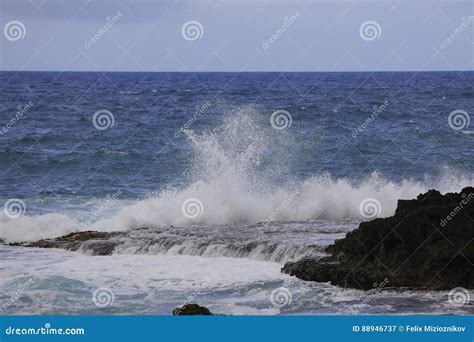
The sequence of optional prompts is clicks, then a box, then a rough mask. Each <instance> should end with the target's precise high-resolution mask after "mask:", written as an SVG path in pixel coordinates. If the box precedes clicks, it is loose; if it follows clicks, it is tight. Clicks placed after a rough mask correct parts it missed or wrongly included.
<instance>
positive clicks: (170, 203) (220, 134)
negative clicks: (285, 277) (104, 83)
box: [0, 109, 474, 242]
mask: <svg viewBox="0 0 474 342" xmlns="http://www.w3.org/2000/svg"><path fill="white" fill-rule="evenodd" d="M255 117H256V115H253V113H252V110H251V109H245V110H241V111H239V112H238V113H237V114H233V115H230V116H229V117H228V118H227V119H226V120H225V121H224V123H223V124H222V126H221V127H220V128H219V129H218V130H216V131H214V132H211V133H204V134H202V135H197V134H194V133H193V132H192V131H186V132H185V134H186V135H187V136H188V138H189V142H190V144H191V145H192V147H193V148H194V152H195V153H194V154H195V156H196V158H195V163H194V167H193V170H192V171H190V172H191V173H192V175H193V179H194V181H193V182H191V183H190V184H188V185H187V186H184V187H179V188H178V187H175V188H168V189H166V190H163V191H161V192H160V193H158V194H157V195H156V196H155V197H153V198H148V199H145V200H141V201H137V202H136V203H134V204H131V205H127V206H124V207H122V208H120V209H118V210H116V211H115V213H114V215H113V216H112V217H110V218H106V219H102V220H100V218H99V220H98V221H97V222H95V223H93V224H92V225H87V226H83V225H81V223H80V219H79V220H76V219H73V218H71V217H69V216H67V215H65V214H64V213H63V214H54V215H53V214H47V215H41V216H30V217H28V216H25V217H20V218H17V219H11V220H10V219H8V218H6V217H0V238H1V239H4V240H5V241H7V242H13V241H32V240H37V239H39V238H46V237H56V236H60V235H63V234H66V233H69V232H73V231H78V230H91V229H92V230H103V231H104V230H105V231H111V230H127V229H134V228H142V227H164V226H169V225H174V226H187V225H195V224H198V225H199V224H201V225H222V224H234V223H235V224H252V223H257V222H261V221H265V220H267V221H307V220H316V219H363V217H362V215H361V212H360V210H359V205H360V203H361V202H362V201H363V200H364V199H366V198H375V199H377V200H378V201H379V202H380V205H381V208H380V209H381V211H380V216H382V217H386V216H391V215H393V213H394V211H395V209H396V205H397V200H398V199H410V198H415V197H416V196H417V195H418V194H420V193H422V192H425V191H427V190H429V189H431V188H436V189H438V190H439V191H441V192H448V191H460V190H461V189H462V188H463V187H465V186H469V185H472V184H474V181H473V179H474V177H473V175H461V174H457V173H456V172H454V171H453V170H450V169H446V170H444V171H443V172H442V175H441V176H440V177H437V178H436V179H433V178H429V177H427V178H426V180H425V181H413V180H403V181H401V182H394V181H390V180H387V179H385V178H384V177H383V176H382V175H380V174H378V173H376V172H375V173H372V174H370V175H368V176H367V177H366V179H363V180H360V181H353V180H349V179H345V178H344V179H336V178H334V177H331V175H329V174H322V175H315V176H313V177H310V178H307V179H304V180H296V179H295V178H294V177H293V175H292V173H291V172H289V164H288V160H287V158H288V156H289V155H290V154H291V153H292V148H291V146H293V145H292V144H293V142H292V141H291V136H290V135H289V134H286V133H285V132H280V131H279V132H277V133H278V134H275V131H274V130H273V131H271V132H266V131H265V130H263V129H262V127H265V126H264V125H262V124H259V123H258V122H256V119H255ZM266 126H269V125H268V123H267V125H266ZM270 130H271V128H270ZM281 179H285V181H284V182H283V181H281ZM190 198H196V199H198V200H199V201H200V202H201V203H202V206H203V207H202V208H201V209H202V215H201V216H198V217H195V218H189V217H187V216H185V215H183V212H182V205H183V203H184V202H185V201H186V200H188V199H190ZM188 216H189V215H188ZM87 219H88V218H87V217H84V218H83V220H82V221H87Z"/></svg>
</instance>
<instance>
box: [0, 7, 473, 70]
mask: <svg viewBox="0 0 474 342" xmlns="http://www.w3.org/2000/svg"><path fill="white" fill-rule="evenodd" d="M473 15H474V3H473V2H472V0H466V1H461V0H449V1H437V0H423V1H421V0H411V1H409V0H402V1H400V0H396V1H392V0H379V1H375V0H374V1H338V0H333V1H303V0H288V1H285V0H274V1H257V0H245V1H235V0H234V1H227V0H194V1H184V0H183V1H181V0H175V1H170V0H160V1H152V0H89V1H87V0H68V1H66V0H62V1H60V0H52V1H49V0H0V24H1V28H2V36H1V37H0V69H1V70H60V71H63V70H70V71H378V70H380V71H383V70H397V71H398V70H416V71H419V70H421V71H426V70H472V69H473V56H474V45H473V42H474V17H473Z"/></svg>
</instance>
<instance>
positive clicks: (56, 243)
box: [11, 231, 125, 255]
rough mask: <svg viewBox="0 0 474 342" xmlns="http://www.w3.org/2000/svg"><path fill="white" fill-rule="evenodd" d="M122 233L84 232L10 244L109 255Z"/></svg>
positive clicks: (117, 243) (119, 241)
mask: <svg viewBox="0 0 474 342" xmlns="http://www.w3.org/2000/svg"><path fill="white" fill-rule="evenodd" d="M124 234H125V233H124V232H95V231H86V232H78V233H71V234H68V235H65V236H61V237H58V238H55V239H44V240H39V241H34V242H21V243H12V244H11V245H12V246H24V247H40V248H63V249H66V250H70V251H77V250H79V249H82V250H84V251H86V252H88V253H91V254H94V255H110V254H112V252H113V251H114V249H115V247H117V246H118V245H119V244H120V243H122V241H121V240H120V239H118V238H120V237H122V236H124Z"/></svg>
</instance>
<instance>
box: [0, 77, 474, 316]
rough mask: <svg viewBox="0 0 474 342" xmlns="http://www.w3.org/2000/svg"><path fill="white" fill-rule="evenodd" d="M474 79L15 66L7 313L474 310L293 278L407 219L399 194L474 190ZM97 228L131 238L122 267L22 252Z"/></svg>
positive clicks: (5, 154)
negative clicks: (293, 267)
mask: <svg viewBox="0 0 474 342" xmlns="http://www.w3.org/2000/svg"><path fill="white" fill-rule="evenodd" d="M473 83H474V72H418V73H416V72H394V73H392V72H375V73H349V72H344V73H339V72H334V73H249V72H245V73H204V72H203V73H126V72H123V73H121V72H114V73H86V72H84V73H82V72H64V73H57V72H0V84H1V85H2V89H1V94H2V96H1V99H0V165H1V169H0V172H1V175H2V177H1V179H2V180H1V183H0V203H2V205H4V210H3V211H2V212H1V213H0V239H1V240H2V241H3V242H5V243H6V244H3V245H2V244H0V255H1V260H2V263H1V264H0V311H1V313H2V314H160V315H161V314H164V315H169V314H171V310H172V309H173V308H175V307H176V306H178V305H181V304H183V303H188V302H191V303H194V302H197V303H199V304H201V305H205V306H207V307H209V308H210V309H211V311H213V312H215V313H218V314H225V315H227V314H231V315H235V314H249V315H262V314H263V315H266V314H271V315H274V314H354V313H358V314H413V313H414V314H418V313H421V314H436V313H440V314H454V313H468V312H469V311H470V310H472V306H464V307H456V306H452V305H450V303H449V302H448V299H447V298H448V293H447V292H446V291H439V292H423V291H413V290H409V289H391V288H389V286H388V288H386V289H384V290H383V291H375V294H374V293H368V292H364V291H359V290H353V289H344V288H340V287H337V286H333V285H330V284H327V283H313V282H305V281H302V280H299V279H296V278H295V277H290V276H288V275H286V274H283V273H281V272H280V269H281V267H282V266H283V264H284V263H285V262H286V261H293V260H298V259H300V258H302V257H306V256H322V255H324V251H323V250H324V248H325V247H326V246H328V245H330V244H332V243H333V242H334V241H335V240H336V239H340V238H343V237H344V236H345V234H346V233H348V232H350V231H351V230H353V229H355V228H357V226H358V224H359V223H360V222H361V221H364V220H369V219H373V218H375V217H387V216H391V215H393V213H394V212H395V209H396V206H397V200H398V199H411V198H415V197H416V196H417V195H419V194H420V193H422V192H425V191H427V190H428V189H433V188H434V189H437V190H439V191H441V192H442V193H445V192H448V191H449V192H453V191H460V190H461V189H462V188H463V187H465V186H472V185H473V184H474V159H473V158H472V155H471V153H472V150H473V148H474V126H472V124H471V126H469V124H470V122H469V120H470V117H469V112H470V111H471V112H472V104H473V99H474V92H473V88H472V84H473ZM367 199H371V200H375V203H376V206H375V209H374V208H369V209H368V211H364V210H363V208H362V206H361V204H362V203H363V202H364V201H365V200H367ZM142 228H149V229H142ZM86 230H97V231H109V232H110V231H130V239H129V241H127V242H126V243H125V244H122V245H120V246H118V247H117V248H116V249H115V250H114V252H113V255H109V256H97V255H92V253H91V251H90V250H88V249H87V248H83V249H81V250H79V251H76V252H69V251H64V250H56V249H37V248H24V247H14V246H9V245H8V243H12V242H24V241H36V240H39V239H44V238H53V237H58V236H62V235H65V234H68V233H71V232H76V231H86ZM382 281H383V279H381V282H382ZM102 296H103V297H102ZM471 312H472V311H471Z"/></svg>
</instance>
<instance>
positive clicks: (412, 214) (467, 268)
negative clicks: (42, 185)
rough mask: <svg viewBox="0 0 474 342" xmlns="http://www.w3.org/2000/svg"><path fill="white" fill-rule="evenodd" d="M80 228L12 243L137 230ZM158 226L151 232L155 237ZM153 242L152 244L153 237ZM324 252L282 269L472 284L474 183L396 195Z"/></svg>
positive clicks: (411, 283)
mask: <svg viewBox="0 0 474 342" xmlns="http://www.w3.org/2000/svg"><path fill="white" fill-rule="evenodd" d="M141 231H143V232H149V233H150V234H151V235H149V236H148V235H147V237H146V239H148V240H147V241H148V243H149V244H152V243H154V242H156V241H157V237H155V236H154V235H153V234H152V233H153V232H154V230H150V229H148V228H142V229H138V230H134V231H127V232H97V231H83V232H76V233H71V234H68V235H65V236H62V237H58V238H54V239H44V240H39V241H34V242H21V243H12V244H11V245H14V246H24V247H40V248H61V249H66V250H70V251H77V250H81V251H83V252H86V253H88V254H92V255H111V254H112V253H113V252H114V250H115V249H116V248H117V246H120V245H121V244H124V243H125V242H126V241H130V239H135V238H136V236H135V235H136V234H138V233H140V232H141ZM158 233H159V231H157V232H156V234H158ZM155 240H156V241H155ZM325 252H326V253H328V256H325V257H322V258H321V257H319V258H304V259H302V260H299V261H296V262H288V263H286V264H285V265H284V267H283V268H282V272H284V273H287V274H290V275H292V276H296V277H298V278H300V279H303V280H308V281H316V282H331V283H332V284H334V285H338V286H341V287H350V288H357V289H363V290H370V289H373V288H374V287H377V286H378V285H377V284H381V283H384V284H388V286H390V287H408V288H417V289H427V290H441V289H452V288H454V287H458V286H460V287H464V288H467V289H473V288H474V188H472V187H468V188H465V189H463V190H462V191H461V192H460V193H447V194H445V195H441V194H440V193H439V192H438V191H436V190H430V191H428V192H427V193H425V194H421V195H419V196H418V197H417V198H416V199H414V200H399V201H398V207H397V210H396V212H395V215H394V216H392V217H388V218H378V219H374V220H372V221H368V222H362V223H361V224H360V226H359V228H358V229H356V230H354V231H352V232H349V233H348V234H347V235H346V237H345V238H343V239H340V240H336V242H335V243H334V244H333V245H331V246H329V247H327V248H326V249H325Z"/></svg>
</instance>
